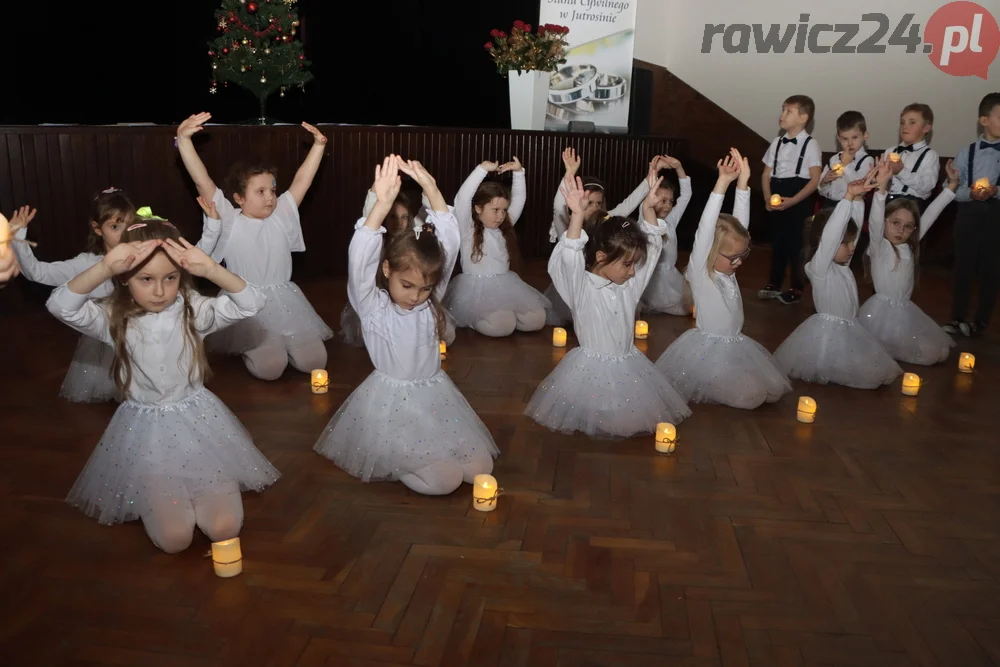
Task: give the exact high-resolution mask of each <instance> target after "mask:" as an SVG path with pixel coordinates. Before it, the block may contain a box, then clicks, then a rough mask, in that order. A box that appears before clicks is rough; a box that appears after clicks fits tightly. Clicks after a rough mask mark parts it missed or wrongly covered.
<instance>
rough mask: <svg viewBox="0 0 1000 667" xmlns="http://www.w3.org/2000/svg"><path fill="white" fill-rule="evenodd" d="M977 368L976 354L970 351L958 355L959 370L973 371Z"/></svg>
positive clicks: (964, 371)
mask: <svg viewBox="0 0 1000 667" xmlns="http://www.w3.org/2000/svg"><path fill="white" fill-rule="evenodd" d="M975 368H976V355H974V354H972V353H970V352H963V353H962V354H960V355H958V370H960V371H962V372H963V373H971V372H972V371H973V370H975Z"/></svg>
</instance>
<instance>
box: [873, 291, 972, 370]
mask: <svg viewBox="0 0 1000 667" xmlns="http://www.w3.org/2000/svg"><path fill="white" fill-rule="evenodd" d="M858 320H859V321H860V322H861V324H862V325H863V326H864V327H865V328H866V329H868V332H869V333H871V335H873V336H874V337H875V338H876V339H877V340H878V342H879V343H881V344H882V347H884V348H885V350H886V352H888V353H889V354H890V355H892V358H893V359H895V360H896V361H903V362H906V363H908V364H918V365H921V366H931V365H933V364H936V363H939V362H942V361H944V360H945V359H947V358H948V355H949V354H951V348H953V347H955V341H954V340H952V338H951V336H949V335H948V334H946V333H945V332H944V331H942V329H941V327H940V326H939V325H938V324H937V323H936V322H935V321H934V320H932V319H931V318H929V317H928V316H927V314H926V313H924V311H922V310H920V308H918V307H917V305H916V304H915V303H913V302H912V301H897V300H896V299H890V298H889V297H886V296H883V295H881V294H876V295H874V296H873V297H871V298H870V299H868V300H867V301H865V304H864V305H863V306H861V310H860V311H859V312H858Z"/></svg>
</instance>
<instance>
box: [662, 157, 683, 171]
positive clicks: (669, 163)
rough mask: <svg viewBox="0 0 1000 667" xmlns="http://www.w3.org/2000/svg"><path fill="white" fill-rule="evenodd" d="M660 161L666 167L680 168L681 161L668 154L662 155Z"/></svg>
mask: <svg viewBox="0 0 1000 667" xmlns="http://www.w3.org/2000/svg"><path fill="white" fill-rule="evenodd" d="M661 162H662V163H663V166H664V167H666V168H667V169H680V168H681V161H680V160H678V159H677V158H675V157H671V156H669V155H664V156H662V159H661Z"/></svg>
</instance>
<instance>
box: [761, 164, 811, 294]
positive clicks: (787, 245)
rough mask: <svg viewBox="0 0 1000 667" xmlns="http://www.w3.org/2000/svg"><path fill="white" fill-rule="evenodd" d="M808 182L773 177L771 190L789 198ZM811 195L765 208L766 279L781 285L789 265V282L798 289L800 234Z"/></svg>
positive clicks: (800, 253) (774, 193)
mask: <svg viewBox="0 0 1000 667" xmlns="http://www.w3.org/2000/svg"><path fill="white" fill-rule="evenodd" d="M808 183H809V179H808V178H772V179H771V194H772V195H781V196H782V197H783V198H785V199H789V198H791V197H794V196H795V195H797V194H798V193H799V192H800V191H801V190H802V188H804V187H805V186H806V185H807V184H808ZM812 211H813V199H812V197H807V198H806V199H804V200H803V201H800V202H799V203H798V204H796V205H795V206H793V207H791V208H789V209H785V210H784V211H769V212H768V227H769V228H770V230H771V278H770V280H768V282H769V283H770V284H772V285H775V286H777V287H778V288H779V289H780V288H781V285H782V283H784V282H785V269H786V268H788V266H789V265H791V278H790V285H791V288H792V289H797V290H801V289H802V288H803V287H804V285H805V281H804V280H803V275H802V273H803V272H802V267H803V262H802V234H803V226H804V223H805V220H806V218H808V217H809V216H810V215H812Z"/></svg>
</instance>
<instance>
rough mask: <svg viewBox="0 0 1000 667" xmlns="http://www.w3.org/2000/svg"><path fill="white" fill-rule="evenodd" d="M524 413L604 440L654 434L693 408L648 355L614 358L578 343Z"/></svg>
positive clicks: (556, 428) (635, 352)
mask: <svg viewBox="0 0 1000 667" xmlns="http://www.w3.org/2000/svg"><path fill="white" fill-rule="evenodd" d="M524 414H526V415H527V416H529V417H531V418H532V419H534V420H535V421H536V422H538V423H539V424H541V425H542V426H546V427H548V428H550V429H552V430H553V431H560V432H562V433H572V432H574V431H581V432H583V433H586V434H587V435H590V436H594V437H600V438H627V437H630V436H633V435H636V434H639V433H654V432H655V431H656V425H657V423H659V422H670V423H673V424H679V423H680V422H681V420H683V419H684V418H685V417H688V416H690V414H691V409H690V408H689V407H688V406H687V404H686V403H685V402H684V399H683V398H681V395H680V394H679V393H678V392H677V391H676V390H675V389H674V388H673V387H672V386H670V382H669V381H668V380H667V378H665V377H664V376H663V374H662V373H660V371H658V370H657V369H656V367H655V366H654V365H653V362H651V361H650V360H649V359H648V358H647V357H646V355H644V354H642V353H641V352H639V350H637V349H635V348H632V351H631V352H630V353H629V354H627V355H625V356H624V357H612V356H608V355H604V354H599V353H597V352H594V351H592V350H588V349H585V348H582V347H576V348H573V349H572V350H570V351H569V352H568V353H567V354H566V356H565V357H563V360H562V361H560V362H559V365H558V366H556V367H555V369H553V371H552V372H551V373H549V376H548V377H547V378H545V380H543V381H542V383H541V384H540V385H538V389H536V390H535V394H534V395H533V396H532V397H531V401H529V402H528V407H527V408H526V409H525V411H524Z"/></svg>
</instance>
